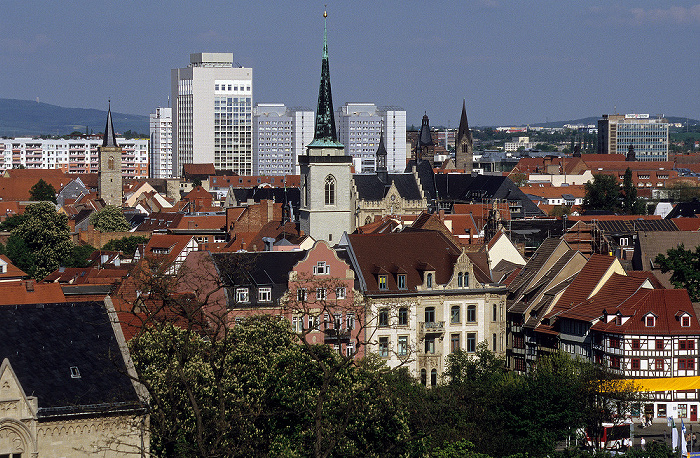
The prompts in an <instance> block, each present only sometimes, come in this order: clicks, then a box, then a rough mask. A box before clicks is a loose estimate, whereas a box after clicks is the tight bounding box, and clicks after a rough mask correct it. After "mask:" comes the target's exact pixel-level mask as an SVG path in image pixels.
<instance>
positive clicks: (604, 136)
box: [598, 114, 668, 161]
mask: <svg viewBox="0 0 700 458" xmlns="http://www.w3.org/2000/svg"><path fill="white" fill-rule="evenodd" d="M630 145H631V146H632V148H633V149H634V153H635V160H637V161H667V160H668V120H667V119H666V118H662V117H658V118H651V117H650V116H649V115H648V114H625V115H618V114H615V115H606V114H604V115H603V118H602V119H599V120H598V151H599V152H600V153H603V154H627V153H628V151H630Z"/></svg>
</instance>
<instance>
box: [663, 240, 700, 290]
mask: <svg viewBox="0 0 700 458" xmlns="http://www.w3.org/2000/svg"><path fill="white" fill-rule="evenodd" d="M654 262H656V263H657V264H658V265H659V268H660V269H661V272H663V273H666V272H669V271H673V273H672V274H671V283H673V286H675V287H676V288H685V289H687V290H688V295H689V296H690V300H691V301H693V302H698V301H700V246H697V247H695V249H694V250H693V249H689V250H686V249H685V246H684V245H683V244H682V243H681V244H680V245H678V247H676V248H671V249H670V250H668V251H667V252H666V255H664V254H659V255H658V256H657V257H656V259H655V260H654Z"/></svg>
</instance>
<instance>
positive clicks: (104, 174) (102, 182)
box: [97, 104, 122, 207]
mask: <svg viewBox="0 0 700 458" xmlns="http://www.w3.org/2000/svg"><path fill="white" fill-rule="evenodd" d="M97 152H98V155H99V158H100V168H99V171H98V180H97V195H98V196H99V197H100V198H102V200H104V201H105V203H106V204H107V205H114V206H117V207H120V206H121V205H122V149H121V148H120V147H119V145H117V137H116V136H115V135H114V125H112V107H111V104H110V106H109V108H108V109H107V125H106V126H105V134H104V137H103V138H102V146H101V147H99V148H97Z"/></svg>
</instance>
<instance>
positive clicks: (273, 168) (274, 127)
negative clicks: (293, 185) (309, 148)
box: [253, 103, 314, 175]
mask: <svg viewBox="0 0 700 458" xmlns="http://www.w3.org/2000/svg"><path fill="white" fill-rule="evenodd" d="M253 129H254V132H253V163H254V169H253V174H254V175H290V174H297V175H298V174H299V162H298V160H297V158H298V157H299V155H301V154H304V152H305V151H306V145H308V144H309V143H311V141H312V140H313V138H314V112H313V111H312V110H310V109H308V108H287V107H285V106H284V104H281V103H259V104H257V105H256V106H255V109H254V110H253Z"/></svg>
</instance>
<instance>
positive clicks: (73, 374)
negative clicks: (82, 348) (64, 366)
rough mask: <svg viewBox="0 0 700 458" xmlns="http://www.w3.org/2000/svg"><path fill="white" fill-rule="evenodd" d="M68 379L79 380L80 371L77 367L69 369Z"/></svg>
mask: <svg viewBox="0 0 700 458" xmlns="http://www.w3.org/2000/svg"><path fill="white" fill-rule="evenodd" d="M70 378H80V371H79V370H78V366H71V367H70Z"/></svg>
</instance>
